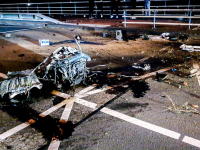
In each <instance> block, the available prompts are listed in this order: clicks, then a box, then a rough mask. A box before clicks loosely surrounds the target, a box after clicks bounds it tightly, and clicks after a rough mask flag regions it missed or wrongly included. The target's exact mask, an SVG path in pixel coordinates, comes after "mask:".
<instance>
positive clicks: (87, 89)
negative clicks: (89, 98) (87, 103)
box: [75, 86, 95, 95]
mask: <svg viewBox="0 0 200 150" xmlns="http://www.w3.org/2000/svg"><path fill="white" fill-rule="evenodd" d="M94 88H95V86H88V87H87V88H85V89H83V90H81V91H79V92H78V93H76V94H75V95H81V94H83V93H86V92H88V91H90V90H92V89H94Z"/></svg>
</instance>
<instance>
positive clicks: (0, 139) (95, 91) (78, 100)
mask: <svg viewBox="0 0 200 150" xmlns="http://www.w3.org/2000/svg"><path fill="white" fill-rule="evenodd" d="M177 66H178V65H177ZM179 66H181V65H179ZM169 68H170V67H169ZM169 68H166V69H161V70H158V71H157V72H159V73H160V72H164V71H166V70H168V69H169ZM154 73H155V72H153V73H152V74H151V75H154ZM148 75H149V74H148ZM148 75H147V76H148ZM147 76H145V77H147ZM142 78H144V76H142ZM110 88H112V87H110ZM110 88H109V89H110ZM105 90H107V89H97V90H93V91H90V92H88V93H83V95H77V97H79V98H82V97H84V96H88V95H92V94H96V93H98V92H102V91H105ZM52 94H54V95H57V96H60V97H64V98H69V97H70V95H68V94H65V93H61V92H57V91H53V92H52ZM67 101H68V100H64V101H63V102H61V103H59V104H57V105H56V106H53V107H52V108H50V109H48V110H46V111H45V112H43V113H41V114H40V116H42V117H45V116H46V115H48V114H50V113H51V112H53V111H55V110H57V109H58V108H60V107H62V106H64V105H65V104H66V103H67ZM76 102H77V103H79V104H82V105H85V106H88V107H90V108H93V109H96V106H97V104H95V103H92V102H88V101H86V100H83V99H77V100H76ZM102 110H103V111H106V110H105V108H104V109H102ZM112 111H113V110H112ZM106 112H108V109H107V111H106ZM117 113H118V112H117ZM123 115H124V114H123ZM128 117H130V116H128ZM140 121H141V120H140ZM32 123H35V121H33V122H30V121H27V122H25V123H22V124H20V125H18V126H17V127H15V128H13V129H10V130H8V131H6V132H4V133H2V134H0V141H2V140H3V139H5V138H7V137H9V136H11V135H13V134H15V133H17V132H18V131H20V130H22V129H24V128H26V127H28V126H30V125H31V124H32ZM154 126H155V125H154ZM156 127H157V126H156ZM166 130H167V129H166ZM152 131H153V130H152ZM167 131H168V130H167ZM172 132H173V131H172ZM159 133H160V132H159ZM174 133H175V134H174V136H173V137H174V138H176V137H177V134H179V133H177V134H176V132H174ZM179 137H180V136H179ZM197 141H198V140H197ZM191 145H192V144H191Z"/></svg>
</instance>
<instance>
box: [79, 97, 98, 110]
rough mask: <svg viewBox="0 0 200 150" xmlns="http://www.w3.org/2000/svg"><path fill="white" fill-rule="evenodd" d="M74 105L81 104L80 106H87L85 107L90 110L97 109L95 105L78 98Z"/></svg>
mask: <svg viewBox="0 0 200 150" xmlns="http://www.w3.org/2000/svg"><path fill="white" fill-rule="evenodd" d="M75 102H76V103H78V104H81V105H84V106H87V107H90V108H92V109H94V110H95V109H96V107H97V104H95V103H93V102H89V101H86V100H84V99H80V98H77V100H76V101H75Z"/></svg>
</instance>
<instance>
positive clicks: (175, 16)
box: [123, 9, 200, 29]
mask: <svg viewBox="0 0 200 150" xmlns="http://www.w3.org/2000/svg"><path fill="white" fill-rule="evenodd" d="M128 11H132V12H133V11H142V12H145V11H149V12H153V16H152V15H150V16H136V15H134V16H128V15H127V12H128ZM157 12H188V13H187V14H185V15H172V14H170V15H166V14H165V15H164V16H163V15H162V16H161V15H157ZM192 12H200V9H125V10H124V16H123V17H124V22H123V23H124V27H126V24H127V23H128V24H153V25H154V28H155V25H156V24H160V25H161V24H162V25H188V27H189V29H190V26H200V24H198V23H191V19H192V18H193V19H200V16H192ZM128 17H129V18H132V17H135V18H153V22H127V21H126V18H128ZM156 18H162V19H163V18H177V19H178V18H179V19H183V18H186V19H188V21H189V22H188V23H164V22H156Z"/></svg>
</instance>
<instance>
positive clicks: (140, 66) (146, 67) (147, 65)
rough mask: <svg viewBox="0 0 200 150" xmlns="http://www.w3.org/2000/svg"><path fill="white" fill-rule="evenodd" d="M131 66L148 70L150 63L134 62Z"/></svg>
mask: <svg viewBox="0 0 200 150" xmlns="http://www.w3.org/2000/svg"><path fill="white" fill-rule="evenodd" d="M132 68H135V69H141V70H143V71H148V70H150V69H151V66H150V64H137V63H135V64H134V65H132Z"/></svg>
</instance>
